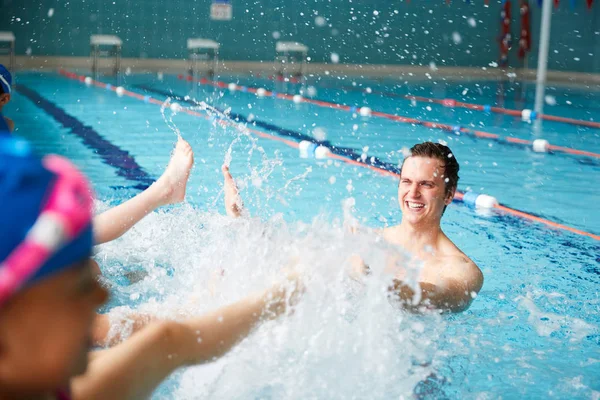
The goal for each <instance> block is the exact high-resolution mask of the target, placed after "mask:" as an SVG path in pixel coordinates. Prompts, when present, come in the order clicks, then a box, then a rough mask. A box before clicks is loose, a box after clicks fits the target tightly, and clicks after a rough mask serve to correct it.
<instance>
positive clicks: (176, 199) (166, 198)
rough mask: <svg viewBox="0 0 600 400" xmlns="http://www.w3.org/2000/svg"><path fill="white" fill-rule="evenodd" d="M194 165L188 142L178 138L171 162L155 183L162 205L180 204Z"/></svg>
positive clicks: (192, 153)
mask: <svg viewBox="0 0 600 400" xmlns="http://www.w3.org/2000/svg"><path fill="white" fill-rule="evenodd" d="M193 164H194V152H193V151H192V147H191V146H190V144H189V143H188V142H186V141H185V140H183V139H182V138H179V140H178V141H177V145H176V146H175V150H174V151H173V154H172V155H171V161H169V165H167V169H166V170H165V172H163V174H162V176H161V177H160V178H159V179H158V180H157V181H156V185H157V187H159V188H160V189H161V192H162V196H161V200H162V201H161V202H162V205H166V204H175V203H180V202H182V201H183V199H184V198H185V189H186V187H187V181H188V178H189V177H190V170H191V169H192V165H193Z"/></svg>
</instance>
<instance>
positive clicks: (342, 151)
mask: <svg viewBox="0 0 600 400" xmlns="http://www.w3.org/2000/svg"><path fill="white" fill-rule="evenodd" d="M133 87H135V88H138V89H141V90H144V91H145V92H146V93H148V92H151V93H154V94H159V95H161V96H165V97H171V98H175V99H177V101H179V102H185V103H187V104H189V105H192V106H197V105H198V104H197V103H196V102H194V101H193V100H191V99H186V98H185V97H184V96H181V95H179V94H177V93H174V92H172V91H166V90H161V89H157V88H154V87H151V86H148V85H133ZM219 111H220V112H222V111H221V110H219ZM227 116H228V117H229V118H231V119H233V120H235V121H236V122H241V123H247V124H252V125H253V126H257V127H259V128H262V129H265V130H267V131H271V132H274V133H276V134H277V135H279V136H282V137H291V138H294V139H296V141H297V142H300V141H303V140H305V141H308V142H311V143H314V144H315V145H317V146H325V147H327V148H328V149H329V150H330V151H331V152H332V153H334V154H337V155H339V156H342V157H348V158H351V159H355V160H357V159H359V158H362V157H363V156H362V154H359V153H357V152H356V150H355V149H353V148H350V147H341V146H337V145H335V144H333V143H331V142H330V141H328V140H316V139H315V138H314V137H312V136H310V135H307V134H304V133H302V132H298V131H294V130H292V129H287V128H283V127H280V126H278V125H275V124H273V123H271V122H266V121H262V120H260V119H256V118H254V119H252V121H250V120H248V118H246V117H245V116H244V115H242V114H238V113H235V112H233V111H230V112H229V113H228V115H227ZM363 160H364V161H363V162H364V163H367V164H369V165H373V166H375V167H380V168H381V169H384V170H387V171H392V172H399V168H398V166H397V165H395V164H392V163H388V162H386V161H382V160H380V159H379V158H377V157H375V156H369V157H367V158H364V159H363Z"/></svg>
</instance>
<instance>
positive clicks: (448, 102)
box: [329, 86, 600, 129]
mask: <svg viewBox="0 0 600 400" xmlns="http://www.w3.org/2000/svg"><path fill="white" fill-rule="evenodd" d="M329 89H331V88H329ZM342 90H352V91H357V92H361V93H367V94H378V95H381V96H386V97H396V98H401V99H406V100H414V101H418V102H424V103H432V104H441V105H443V106H444V107H451V108H455V107H460V108H467V109H469V110H477V111H484V112H493V113H496V114H505V115H511V116H514V117H518V118H521V117H522V113H523V111H522V110H513V109H509V108H503V107H494V106H490V105H483V104H475V103H465V102H462V101H459V100H455V99H434V98H431V97H423V96H413V95H409V94H398V93H393V92H385V91H381V90H372V89H370V90H366V89H360V88H355V87H351V86H344V87H343V88H342ZM536 118H541V119H544V120H547V121H554V122H562V123H565V124H571V125H580V126H586V127H588V128H597V129H600V122H595V121H587V120H584V119H576V118H567V117H561V116H558V115H551V114H536Z"/></svg>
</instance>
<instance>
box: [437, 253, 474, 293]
mask: <svg viewBox="0 0 600 400" xmlns="http://www.w3.org/2000/svg"><path fill="white" fill-rule="evenodd" d="M431 264H435V270H436V271H438V272H439V273H440V275H441V276H440V277H441V278H443V279H446V280H454V281H460V282H464V283H466V284H467V285H468V286H469V288H470V290H471V291H474V292H476V293H477V292H479V290H480V289H481V287H482V286H483V273H482V272H481V269H479V267H478V266H477V264H475V263H474V262H473V260H471V259H470V258H469V257H467V256H466V255H465V254H464V253H462V252H461V253H460V254H449V255H442V256H438V257H435V258H434V259H433V260H431ZM432 267H433V265H432Z"/></svg>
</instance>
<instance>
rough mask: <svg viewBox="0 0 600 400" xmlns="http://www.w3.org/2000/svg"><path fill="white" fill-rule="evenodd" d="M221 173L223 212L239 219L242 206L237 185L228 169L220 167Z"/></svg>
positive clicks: (225, 166)
mask: <svg viewBox="0 0 600 400" xmlns="http://www.w3.org/2000/svg"><path fill="white" fill-rule="evenodd" d="M221 170H222V171H223V178H224V186H225V212H226V213H227V215H229V216H230V217H231V218H239V217H240V216H241V215H242V210H243V209H244V204H243V203H242V198H241V197H240V193H239V191H238V188H237V185H236V184H235V181H234V180H233V176H231V173H230V172H229V167H228V166H227V165H223V166H222V167H221Z"/></svg>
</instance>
